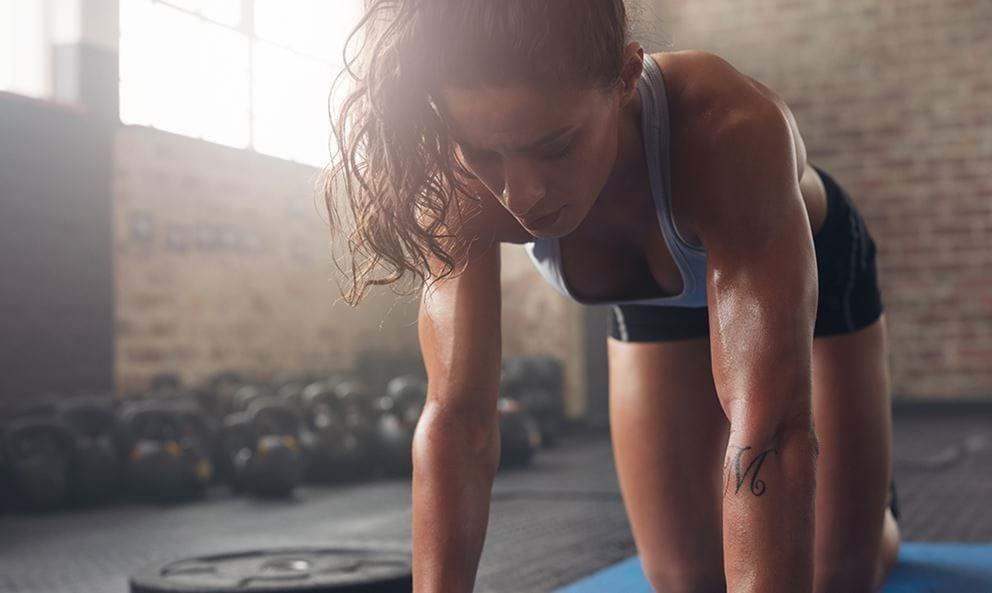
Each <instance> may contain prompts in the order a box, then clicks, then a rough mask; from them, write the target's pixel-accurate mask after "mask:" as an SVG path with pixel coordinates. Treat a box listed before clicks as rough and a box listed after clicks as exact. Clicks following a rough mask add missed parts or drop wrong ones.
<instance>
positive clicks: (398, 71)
mask: <svg viewBox="0 0 992 593" xmlns="http://www.w3.org/2000/svg"><path fill="white" fill-rule="evenodd" d="M629 27H630V26H629V22H628V11H627V7H626V6H625V3H624V0H366V2H365V12H364V14H363V16H362V18H361V19H360V21H359V23H358V25H357V26H356V27H355V28H354V29H353V30H352V31H351V33H350V35H349V36H348V40H347V43H346V45H345V50H344V63H345V67H344V69H343V70H342V71H341V73H340V75H339V76H338V77H337V78H336V79H335V81H334V84H333V86H332V89H338V88H341V87H339V85H346V86H347V87H348V90H347V91H346V95H345V97H344V100H343V102H342V103H341V108H340V110H339V112H338V113H334V112H333V111H332V112H331V114H330V115H331V125H332V128H333V131H334V134H333V136H334V138H335V139H336V141H337V149H338V150H337V154H336V155H335V156H334V157H333V158H332V160H331V164H330V165H329V166H328V168H326V169H325V170H324V172H323V174H322V176H321V185H322V187H321V191H322V193H323V197H324V201H325V203H326V206H327V209H328V213H329V222H330V227H331V233H332V236H336V235H338V234H339V233H342V232H344V231H345V224H344V222H345V220H349V222H350V223H351V224H353V228H351V229H350V232H349V233H348V236H347V250H348V252H349V254H350V259H351V261H350V262H349V265H348V266H342V265H341V263H340V261H339V260H338V258H335V263H336V265H337V267H338V269H339V270H340V271H341V272H342V273H344V274H345V275H347V276H349V277H350V282H351V287H350V288H349V289H348V290H347V291H346V292H345V291H342V297H343V298H344V300H345V301H346V302H348V303H349V304H351V305H357V304H358V303H359V301H361V299H362V298H363V296H365V294H366V292H367V291H368V289H369V287H370V286H375V285H390V284H391V285H394V286H393V290H394V291H397V292H400V293H402V294H409V291H399V290H397V283H399V284H400V285H402V282H400V281H402V280H404V278H406V277H412V279H413V280H414V281H415V282H414V283H413V284H414V286H413V289H414V290H416V288H417V287H418V286H419V285H420V284H421V283H422V282H424V281H428V279H430V281H431V282H433V281H437V280H440V279H443V278H445V277H448V276H450V275H452V274H453V273H455V268H456V264H457V261H458V258H457V257H456V255H455V254H457V253H462V252H463V250H464V249H465V248H466V247H467V243H469V242H471V240H472V238H471V237H465V236H464V233H462V234H460V233H459V228H460V226H461V224H462V223H463V222H464V221H465V220H467V218H468V217H470V216H471V215H472V213H473V212H474V211H477V210H478V204H476V205H475V206H474V207H473V204H472V202H476V203H477V202H478V200H479V197H478V196H473V192H472V191H471V190H470V189H469V187H468V185H467V184H468V183H469V182H470V181H471V180H475V179H477V178H476V177H475V176H474V175H473V174H472V173H471V171H469V170H468V168H467V167H466V166H465V164H464V163H462V162H461V160H460V159H458V157H457V156H456V153H455V151H454V144H453V142H452V140H451V139H450V137H449V135H448V132H447V129H446V126H445V123H444V121H443V119H442V118H441V116H440V114H439V110H438V109H437V108H436V104H435V103H434V102H433V100H432V94H436V90H437V89H439V85H440V83H441V82H444V83H447V84H453V85H456V86H463V87H469V88H473V87H479V86H483V85H500V84H506V83H528V84H534V85H538V86H539V87H540V86H543V87H553V86H556V85H571V86H572V87H573V88H600V89H603V90H609V89H612V88H614V87H615V86H616V85H617V84H618V83H619V82H620V73H621V68H622V65H623V64H622V61H623V50H624V47H625V45H626V43H627V42H628V39H629V35H630V28H629ZM358 41H360V42H361V43H360V44H358V45H359V47H358V48H357V49H356V50H355V51H354V53H353V55H352V56H351V57H349V54H350V53H351V49H352V48H353V46H354V45H355V44H356V42H358ZM349 79H350V80H349ZM331 96H332V97H333V96H334V90H332V94H331ZM433 262H438V263H440V268H439V269H431V264H432V263H433ZM408 273H409V276H408Z"/></svg>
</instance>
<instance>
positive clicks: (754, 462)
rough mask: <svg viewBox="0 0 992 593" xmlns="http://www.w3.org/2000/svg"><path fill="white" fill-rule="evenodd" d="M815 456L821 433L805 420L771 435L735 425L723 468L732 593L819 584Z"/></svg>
mask: <svg viewBox="0 0 992 593" xmlns="http://www.w3.org/2000/svg"><path fill="white" fill-rule="evenodd" d="M816 457H817V445H816V439H815V436H814V435H812V434H811V433H810V431H808V430H806V429H803V428H796V429H794V430H793V429H785V430H782V431H781V432H779V433H778V434H776V435H775V436H774V438H772V439H771V440H769V439H768V438H767V435H760V434H757V433H756V432H755V431H751V432H750V434H748V431H741V432H738V433H733V432H732V433H731V436H730V441H729V443H728V446H727V455H726V459H725V464H724V476H723V478H724V492H723V537H724V558H725V572H726V575H727V591H728V593H752V592H754V593H758V592H761V593H803V592H807V593H808V592H811V591H812V590H813V535H814V532H813V527H814V484H815V479H816Z"/></svg>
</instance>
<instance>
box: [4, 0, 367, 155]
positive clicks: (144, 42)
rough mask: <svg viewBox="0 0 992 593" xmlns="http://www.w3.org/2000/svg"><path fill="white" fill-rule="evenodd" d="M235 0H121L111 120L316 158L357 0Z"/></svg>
mask: <svg viewBox="0 0 992 593" xmlns="http://www.w3.org/2000/svg"><path fill="white" fill-rule="evenodd" d="M2 1H9V0H0V2H2ZM245 2H246V4H245V5H246V6H249V7H251V8H253V10H252V11H251V12H246V13H245V14H252V13H253V14H254V23H250V22H245V19H244V18H242V17H243V16H244V15H243V14H242V12H241V7H242V0H121V9H120V15H121V26H120V31H121V38H120V85H121V86H120V93H121V121H123V122H124V123H126V124H132V125H146V126H151V127H155V128H158V129H163V130H167V131H170V132H173V133H177V134H183V135H187V136H191V137H196V138H202V139H204V140H208V141H210V142H216V143H218V144H224V145H227V146H233V147H238V148H252V149H254V150H256V151H258V152H261V153H264V154H268V155H271V156H275V157H279V158H284V159H289V160H294V161H297V162H301V163H305V164H309V165H312V166H315V167H321V166H324V165H326V164H327V162H328V160H329V158H330V154H329V147H330V146H331V145H332V143H330V142H329V141H330V135H331V126H330V121H329V114H328V107H327V98H328V94H329V92H330V90H331V84H332V82H333V79H334V77H335V76H336V75H337V73H338V72H339V71H340V69H341V53H342V50H343V49H344V43H345V39H346V38H347V35H348V33H349V32H350V31H351V28H352V27H353V26H354V25H355V24H357V22H358V19H359V17H360V11H361V9H362V4H363V0H332V1H329V0H275V1H274V0H245ZM252 25H253V26H252ZM335 96H337V95H335Z"/></svg>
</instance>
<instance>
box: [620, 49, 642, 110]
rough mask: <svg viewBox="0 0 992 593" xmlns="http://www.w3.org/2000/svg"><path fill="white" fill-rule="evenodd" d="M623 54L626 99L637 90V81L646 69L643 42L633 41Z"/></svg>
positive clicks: (624, 95) (623, 78) (622, 76)
mask: <svg viewBox="0 0 992 593" xmlns="http://www.w3.org/2000/svg"><path fill="white" fill-rule="evenodd" d="M623 55H624V61H623V68H622V69H621V70H620V79H621V80H622V81H623V99H624V100H626V99H628V98H629V97H630V96H632V95H633V94H634V93H635V92H636V91H637V81H638V80H640V78H641V72H642V71H643V70H644V49H643V48H642V47H641V44H639V43H637V42H636V41H632V42H630V43H628V44H627V47H625V48H624V52H623Z"/></svg>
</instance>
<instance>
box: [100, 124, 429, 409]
mask: <svg viewBox="0 0 992 593" xmlns="http://www.w3.org/2000/svg"><path fill="white" fill-rule="evenodd" d="M114 163H115V165H114V166H115V173H114V195H115V204H114V278H115V286H114V299H115V307H114V311H115V334H116V349H115V376H116V383H117V386H118V388H120V389H123V390H129V389H134V388H141V387H142V386H143V385H144V384H145V383H146V381H147V379H148V378H149V377H150V376H151V375H154V374H155V373H157V372H162V371H177V370H178V371H180V372H181V373H182V376H183V378H184V380H186V381H192V382H195V381H199V380H200V379H203V378H204V377H206V376H207V375H209V374H211V373H213V372H215V371H218V370H222V369H241V370H248V371H253V372H257V373H261V374H265V373H268V372H272V371H278V370H286V369H314V370H317V369H326V370H347V369H350V368H352V366H353V364H354V362H355V356H356V354H357V353H358V352H360V351H361V350H381V351H384V352H388V353H392V354H402V353H412V354H415V353H416V352H417V342H416V326H415V323H414V322H415V319H416V304H415V301H410V300H400V299H398V298H397V297H395V296H394V295H392V294H391V293H389V292H387V291H379V292H375V293H373V294H372V295H371V296H370V297H369V298H368V299H367V300H366V301H363V303H362V305H361V306H360V307H358V308H357V309H352V308H350V307H348V306H347V305H346V304H345V303H343V302H336V301H337V300H338V291H337V286H336V284H335V281H334V279H335V278H336V277H337V276H336V275H335V272H334V267H333V264H332V261H331V258H330V244H329V237H328V233H327V228H326V226H325V224H324V223H323V220H324V219H325V218H326V211H324V209H323V206H322V205H320V200H319V196H318V194H317V191H316V189H315V182H316V175H317V174H318V171H317V170H316V169H314V168H311V167H307V166H303V165H299V164H295V163H291V162H288V161H283V160H280V159H274V158H270V157H267V156H264V155H260V154H256V153H253V152H250V151H242V150H234V149H231V148H227V147H224V146H218V145H214V144H210V143H207V142H203V141H201V140H196V139H191V138H185V137H182V136H178V135H174V134H169V133H165V132H161V131H157V130H154V129H151V128H144V127H137V126H125V127H121V128H120V129H119V132H118V133H117V136H116V141H115V157H114ZM321 212H324V213H323V214H321Z"/></svg>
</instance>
